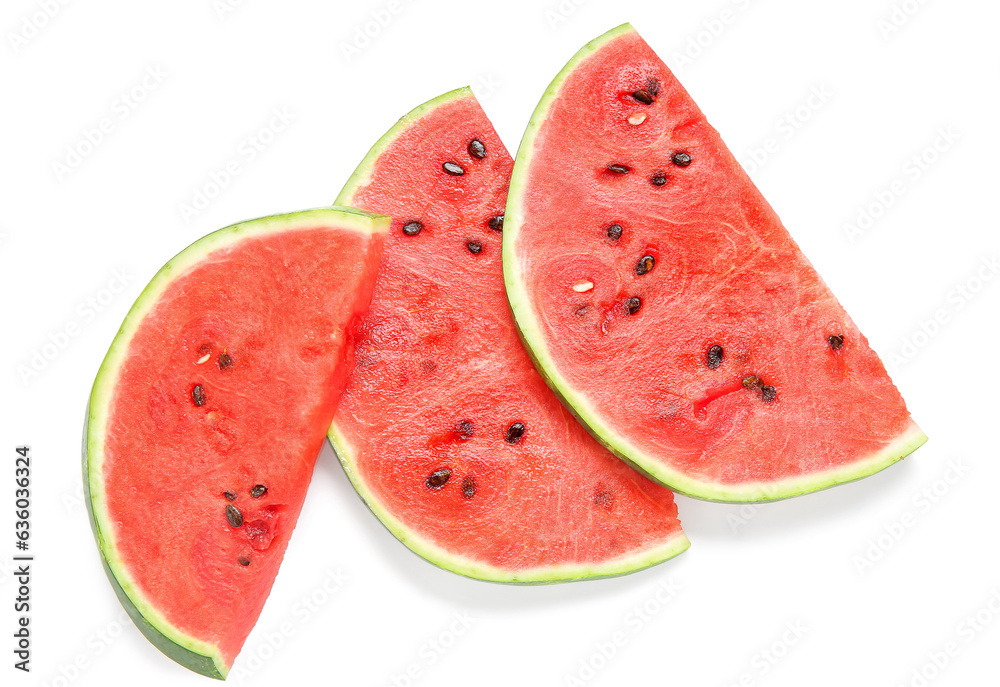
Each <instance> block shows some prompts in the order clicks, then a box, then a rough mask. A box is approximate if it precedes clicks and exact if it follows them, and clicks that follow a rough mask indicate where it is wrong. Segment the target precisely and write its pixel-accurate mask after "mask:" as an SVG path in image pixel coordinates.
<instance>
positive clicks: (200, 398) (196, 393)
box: [191, 384, 205, 408]
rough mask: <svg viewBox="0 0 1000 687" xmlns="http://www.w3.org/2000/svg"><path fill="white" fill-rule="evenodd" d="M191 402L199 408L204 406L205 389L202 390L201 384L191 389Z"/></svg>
mask: <svg viewBox="0 0 1000 687" xmlns="http://www.w3.org/2000/svg"><path fill="white" fill-rule="evenodd" d="M191 400H192V401H194V404H195V405H196V406H198V407H199V408H200V407H201V406H203V405H205V389H204V388H202V386H201V384H195V385H194V388H193V389H191Z"/></svg>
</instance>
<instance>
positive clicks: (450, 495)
mask: <svg viewBox="0 0 1000 687" xmlns="http://www.w3.org/2000/svg"><path fill="white" fill-rule="evenodd" d="M511 165H512V160H511V159H510V156H509V155H508V153H507V151H506V149H505V148H504V146H503V144H502V143H501V141H500V139H499V137H498V136H497V134H496V132H495V131H494V130H493V127H492V125H491V124H490V122H489V120H488V119H487V118H486V115H485V113H484V112H483V111H482V109H481V108H480V106H479V104H478V103H477V102H476V100H475V98H474V97H473V96H472V94H471V92H470V91H469V90H468V89H459V90H457V91H454V92H451V93H448V94H445V95H444V96H441V97H440V98H437V99H435V100H432V101H430V102H429V103H427V104H425V105H423V106H421V107H419V108H417V109H416V110H414V111H413V112H411V113H410V114H408V115H407V116H405V117H404V118H403V119H402V120H400V122H399V123H398V124H397V125H396V126H395V127H393V128H392V129H391V130H390V131H389V132H388V133H387V134H386V135H385V136H384V137H383V138H382V140H380V141H379V143H378V144H377V145H376V146H375V147H374V148H373V149H372V151H371V152H370V153H369V156H368V157H367V158H366V159H365V161H364V162H363V163H362V164H361V166H360V167H359V168H358V170H357V171H356V172H355V175H354V176H353V177H352V178H351V180H350V181H349V182H348V184H347V186H346V187H345V189H344V190H343V192H342V193H341V195H340V196H339V197H338V200H337V202H338V203H343V204H350V205H356V206H358V207H362V208H365V209H369V210H372V211H376V212H380V213H384V214H389V215H391V216H392V217H393V221H392V228H391V230H390V232H389V237H388V238H387V239H386V247H385V253H384V257H383V261H382V265H381V268H380V270H379V275H378V281H377V284H376V287H375V293H374V295H373V297H372V306H371V310H370V311H369V315H368V317H367V318H366V320H365V323H364V327H363V335H362V336H361V337H360V338H359V340H358V344H357V361H356V367H355V370H354V372H353V374H352V376H351V378H350V380H349V382H348V385H347V389H346V390H345V392H344V396H343V398H342V400H341V403H340V405H339V407H338V410H337V414H336V417H335V419H334V423H333V426H332V427H331V431H330V439H331V442H332V443H333V445H334V448H335V449H336V451H337V454H338V455H339V457H340V459H341V461H342V462H343V464H344V468H345V469H346V471H347V473H348V475H349V476H350V478H351V480H352V482H353V483H354V485H355V487H356V488H357V490H358V492H359V494H360V495H361V496H362V497H363V498H364V500H365V501H366V502H367V504H368V505H369V507H370V508H371V509H372V511H373V512H374V513H375V514H376V515H377V516H378V517H379V518H380V519H381V520H382V522H383V523H384V524H385V525H386V526H387V527H388V528H389V530H390V531H391V532H393V534H395V535H396V536H397V537H398V538H399V539H400V540H402V541H403V542H404V543H405V544H406V545H407V546H409V547H410V548H411V549H413V550H414V551H415V552H417V553H418V554H420V555H421V556H423V557H425V558H426V559H428V560H429V561H431V562H433V563H435V564H437V565H440V566H442V567H444V568H446V569H450V570H452V571H455V572H458V573H460V574H463V575H468V576H471V577H476V578H480V579H487V580H493V581H502V582H515V583H538V582H553V581H560V580H568V579H577V578H582V577H593V576H606V575H615V574H621V573H625V572H629V571H631V570H635V569H638V568H641V567H645V566H648V565H652V564H654V563H657V562H659V561H662V560H665V559H667V558H670V557H672V556H674V555H676V554H677V553H680V552H681V551H683V550H684V549H686V548H687V546H688V542H687V539H686V538H685V536H684V534H683V532H682V531H681V527H680V524H679V522H678V520H677V510H676V506H675V505H674V501H673V496H672V494H671V492H670V491H668V490H667V489H665V488H663V487H661V486H659V485H657V484H655V483H654V482H651V481H650V480H648V479H646V478H645V477H643V476H641V475H640V474H639V473H637V472H635V471H634V470H632V469H631V468H629V467H627V466H626V465H624V464H623V463H621V462H620V461H618V460H617V459H616V458H615V457H614V456H613V455H611V454H610V453H608V452H607V451H606V450H605V449H604V448H602V447H601V446H600V444H598V443H597V442H596V441H594V440H593V439H592V438H591V437H590V436H589V435H588V434H587V432H586V431H585V430H584V428H583V427H582V426H580V424H579V423H577V422H576V421H575V420H574V419H573V417H572V415H570V414H569V412H567V411H566V409H565V408H564V407H563V406H562V405H561V404H560V402H559V400H558V399H557V398H556V397H555V395H554V394H552V392H551V391H550V390H549V389H548V387H547V386H546V384H545V382H544V381H543V380H542V378H541V377H540V376H539V375H538V373H537V372H536V370H535V368H534V367H533V365H532V363H531V361H530V359H529V358H528V356H527V354H526V353H525V351H524V349H523V347H522V345H521V343H520V342H519V341H518V338H517V333H516V330H515V328H514V323H513V321H512V320H511V317H510V312H509V309H508V305H507V301H506V297H505V295H504V286H503V279H502V269H501V233H502V230H503V229H502V223H503V213H504V201H505V198H506V194H507V185H508V180H509V177H510V171H511Z"/></svg>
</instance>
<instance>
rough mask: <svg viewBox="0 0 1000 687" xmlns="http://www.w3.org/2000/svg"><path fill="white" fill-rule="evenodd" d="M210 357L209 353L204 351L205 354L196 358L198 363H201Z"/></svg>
mask: <svg viewBox="0 0 1000 687" xmlns="http://www.w3.org/2000/svg"><path fill="white" fill-rule="evenodd" d="M211 357H212V354H211V353H206V354H205V355H203V356H201V357H200V358H198V365H203V364H205V363H207V362H208V360H209V358H211Z"/></svg>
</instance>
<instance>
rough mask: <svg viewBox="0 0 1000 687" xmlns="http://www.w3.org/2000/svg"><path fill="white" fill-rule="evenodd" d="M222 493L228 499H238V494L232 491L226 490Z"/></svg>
mask: <svg viewBox="0 0 1000 687" xmlns="http://www.w3.org/2000/svg"><path fill="white" fill-rule="evenodd" d="M222 495H223V496H225V497H226V500H227V501H235V500H236V494H234V493H233V492H231V491H224V492H222Z"/></svg>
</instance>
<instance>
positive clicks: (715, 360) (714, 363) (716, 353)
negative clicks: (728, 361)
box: [705, 344, 724, 370]
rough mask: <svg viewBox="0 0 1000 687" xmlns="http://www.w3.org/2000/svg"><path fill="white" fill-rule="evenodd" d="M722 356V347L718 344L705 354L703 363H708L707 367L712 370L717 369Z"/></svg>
mask: <svg viewBox="0 0 1000 687" xmlns="http://www.w3.org/2000/svg"><path fill="white" fill-rule="evenodd" d="M723 354H724V351H723V350H722V346H720V345H719V344H714V345H713V346H711V347H710V348H709V349H708V353H706V354H705V362H706V363H708V367H709V368H710V369H712V370H714V369H716V368H718V367H719V365H721V364H722V357H723Z"/></svg>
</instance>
